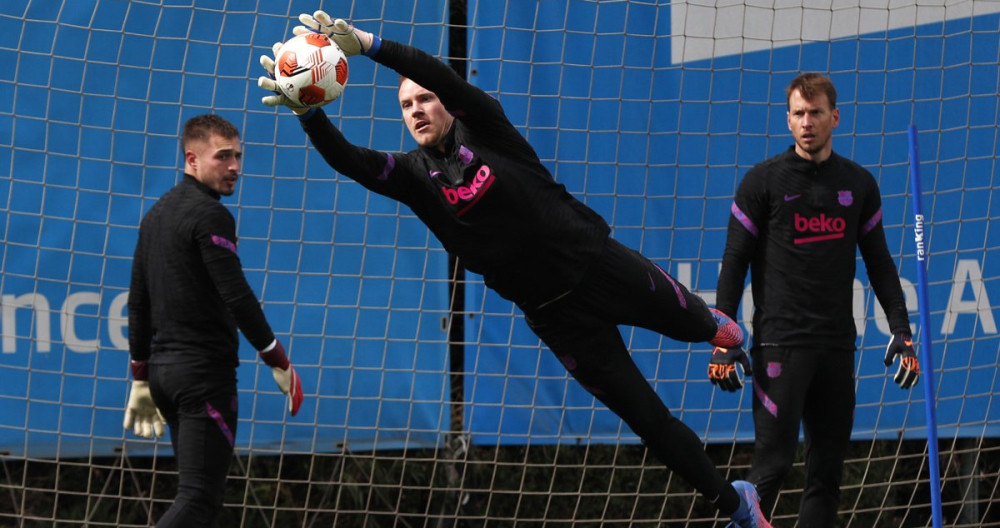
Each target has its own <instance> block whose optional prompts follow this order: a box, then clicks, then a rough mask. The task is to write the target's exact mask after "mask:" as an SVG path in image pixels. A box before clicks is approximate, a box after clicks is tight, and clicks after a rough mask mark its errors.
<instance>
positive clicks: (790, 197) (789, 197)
mask: <svg viewBox="0 0 1000 528" xmlns="http://www.w3.org/2000/svg"><path fill="white" fill-rule="evenodd" d="M800 196H802V195H801V194H786V195H785V201H786V202H790V201H792V200H798V199H799V197H800Z"/></svg>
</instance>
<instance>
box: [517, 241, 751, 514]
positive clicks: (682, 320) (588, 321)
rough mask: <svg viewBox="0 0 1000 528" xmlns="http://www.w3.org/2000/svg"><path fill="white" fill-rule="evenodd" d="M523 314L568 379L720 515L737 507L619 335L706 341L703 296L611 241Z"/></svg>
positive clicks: (708, 317)
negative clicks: (636, 332)
mask: <svg viewBox="0 0 1000 528" xmlns="http://www.w3.org/2000/svg"><path fill="white" fill-rule="evenodd" d="M525 316H526V319H527V321H528V325H529V326H530V327H531V329H532V330H533V331H534V332H535V333H536V334H537V335H538V336H539V337H540V338H541V339H542V341H543V342H544V343H545V344H546V345H548V347H549V349H551V350H552V352H553V353H555V355H556V356H557V357H558V358H559V360H560V361H561V362H562V363H563V365H564V366H565V367H566V369H567V370H568V371H569V372H570V374H572V376H573V378H575V379H576V380H577V381H578V382H579V383H580V384H581V385H583V387H584V388H586V389H587V390H588V391H589V392H590V393H591V394H593V395H594V396H595V397H596V398H597V399H598V400H600V401H601V402H602V403H604V404H605V405H606V406H607V407H608V408H609V409H610V410H612V411H614V413H615V414H617V415H618V416H619V417H621V419H622V420H624V421H625V423H626V424H627V425H628V426H629V428H630V429H631V430H632V431H633V432H635V434H637V435H638V436H639V438H641V439H642V441H643V443H644V444H645V445H646V447H647V448H648V449H649V450H650V451H651V452H652V453H653V454H654V455H655V456H656V457H657V458H658V459H659V460H660V461H661V462H663V463H664V464H665V465H666V466H667V467H668V468H669V469H670V470H671V471H674V472H675V473H677V474H678V475H680V476H681V477H682V478H684V480H686V481H687V482H688V483H689V484H691V485H692V486H693V487H694V488H695V489H697V490H698V491H699V492H700V493H701V494H702V495H704V496H705V497H706V498H708V499H709V500H711V501H713V502H715V503H716V505H717V506H718V507H719V509H720V510H722V511H723V512H724V513H726V514H729V513H732V512H733V511H735V510H736V508H737V507H738V505H739V496H738V495H737V494H736V492H735V490H733V488H732V486H731V485H730V484H729V483H728V482H726V481H725V479H724V478H723V477H722V475H721V474H720V473H719V471H718V470H717V469H716V467H715V465H714V464H713V463H712V461H711V460H710V459H709V458H708V455H706V454H705V450H704V446H703V445H702V442H701V439H700V438H699V437H698V436H697V435H696V434H695V433H694V432H693V431H692V430H691V429H690V428H689V427H688V426H686V425H685V424H684V423H683V422H681V421H680V420H678V419H677V418H675V417H674V416H673V414H671V413H670V410H669V409H668V408H667V406H666V405H664V403H663V401H662V400H660V397H659V395H658V394H657V393H656V391H654V390H653V387H652V386H650V384H649V382H648V381H647V380H646V378H645V376H643V374H642V372H640V371H639V369H638V367H637V366H636V364H635V363H634V362H633V361H632V357H631V355H630V354H629V351H628V349H627V348H626V346H625V342H624V340H623V339H622V336H621V332H620V331H619V330H618V325H629V326H637V327H642V328H646V329H649V330H653V331H656V332H659V333H661V334H663V335H665V336H667V337H670V338H672V339H676V340H679V341H687V342H703V341H708V340H709V339H711V338H712V337H714V336H715V330H716V327H717V324H716V322H715V320H714V319H713V318H712V314H711V313H710V312H709V311H708V307H707V306H706V305H705V302H704V301H702V300H701V298H699V297H697V296H695V295H694V294H692V293H690V292H689V291H688V290H687V289H686V288H685V287H684V286H683V285H681V284H680V283H678V282H677V281H676V280H675V279H673V277H670V276H669V275H668V274H667V273H665V272H664V271H663V270H662V269H660V268H659V267H658V266H656V265H655V264H654V263H653V262H651V261H650V260H648V259H646V258H645V257H643V256H642V255H640V254H639V253H638V252H636V251H633V250H631V249H629V248H626V247H625V246H623V245H622V244H620V243H618V242H617V241H615V240H613V239H609V241H608V244H607V246H606V247H605V250H604V252H603V254H602V256H601V258H600V259H599V260H598V261H597V262H595V263H594V264H593V265H592V267H591V269H590V270H588V272H587V274H586V276H585V277H584V279H583V281H582V282H581V283H580V284H579V285H578V286H577V287H576V288H575V289H574V290H573V291H572V292H571V293H570V294H568V295H566V296H565V297H562V298H560V299H559V300H557V301H554V302H552V303H551V304H548V305H546V306H544V307H543V308H541V309H537V310H525ZM705 361H706V364H707V361H708V350H707V349H706V356H705Z"/></svg>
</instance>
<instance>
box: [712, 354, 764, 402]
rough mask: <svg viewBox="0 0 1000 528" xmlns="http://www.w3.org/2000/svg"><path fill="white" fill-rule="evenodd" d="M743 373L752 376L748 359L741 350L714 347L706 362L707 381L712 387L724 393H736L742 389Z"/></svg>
mask: <svg viewBox="0 0 1000 528" xmlns="http://www.w3.org/2000/svg"><path fill="white" fill-rule="evenodd" d="M744 373H745V374H746V375H747V376H753V371H752V370H751V369H750V359H749V358H748V357H747V354H746V352H745V351H744V350H743V349H742V348H740V347H735V348H722V347H715V350H713V351H712V359H711V360H710V361H709V362H708V379H709V381H711V382H712V385H716V386H718V387H719V388H720V389H722V390H724V391H726V392H736V391H737V390H739V389H742V388H743V377H744Z"/></svg>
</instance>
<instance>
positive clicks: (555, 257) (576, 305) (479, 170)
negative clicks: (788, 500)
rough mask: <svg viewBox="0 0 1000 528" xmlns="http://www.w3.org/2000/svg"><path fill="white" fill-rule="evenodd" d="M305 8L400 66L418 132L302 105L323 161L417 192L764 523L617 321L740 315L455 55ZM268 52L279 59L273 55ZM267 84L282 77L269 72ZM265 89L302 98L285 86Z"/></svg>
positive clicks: (682, 328)
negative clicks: (635, 225)
mask: <svg viewBox="0 0 1000 528" xmlns="http://www.w3.org/2000/svg"><path fill="white" fill-rule="evenodd" d="M300 20H301V21H302V22H303V23H304V24H306V26H307V27H305V26H300V27H298V28H296V33H301V32H303V31H320V32H323V33H324V34H326V35H328V36H330V37H331V38H332V39H333V40H334V41H335V42H336V43H337V44H338V45H339V46H340V47H341V48H342V49H343V51H344V52H345V54H347V55H348V56H353V55H359V54H364V55H366V56H368V57H370V58H371V59H373V60H375V61H376V62H378V63H380V64H382V65H385V66H387V67H389V68H392V69H393V70H395V71H396V72H398V73H400V74H401V76H402V82H401V84H400V86H399V103H400V106H401V109H402V112H403V120H404V121H405V123H406V125H407V128H408V129H409V131H410V133H411V135H412V136H413V138H414V139H415V140H416V142H417V144H418V145H419V148H417V149H415V150H413V151H411V152H408V153H394V154H389V153H384V152H378V151H374V150H370V149H366V148H361V147H357V146H355V145H352V144H351V143H349V142H348V141H347V139H346V138H345V137H344V136H343V135H342V134H341V133H340V131H339V130H337V129H336V128H335V127H334V126H333V125H332V124H331V122H330V121H329V119H327V117H326V115H325V113H324V112H323V110H321V109H312V110H308V109H303V108H294V107H293V108H292V109H293V110H294V111H295V112H296V113H297V114H299V118H300V119H301V123H302V127H303V129H304V130H305V131H306V133H307V134H308V135H309V138H310V140H311V141H312V143H313V145H314V146H315V147H316V149H317V150H318V151H319V152H320V153H321V154H322V155H323V157H324V159H326V161H327V163H329V164H330V166H332V167H333V168H334V169H335V170H337V171H338V172H340V173H341V174H344V175H345V176H348V177H350V178H351V179H353V180H356V181H357V182H359V183H361V184H362V185H364V186H365V187H367V188H368V189H370V190H372V191H373V192H376V193H379V194H382V195H385V196H388V197H390V198H393V199H396V200H398V201H400V202H402V203H404V204H406V205H407V206H409V207H410V208H411V209H412V210H413V212H414V213H415V214H416V215H417V216H418V217H419V218H420V219H421V220H422V221H423V222H424V223H425V224H426V225H427V226H428V227H429V228H430V230H431V231H432V232H433V233H434V234H435V235H436V236H437V238H438V239H439V240H440V241H441V243H442V245H443V246H444V247H445V249H446V250H448V251H449V252H451V253H452V254H454V255H457V256H458V257H459V258H460V259H461V261H462V262H463V263H464V265H465V267H466V268H467V269H469V270H470V271H473V272H475V273H478V274H481V275H482V276H483V279H484V281H485V284H486V285H487V286H489V287H490V288H492V289H493V290H495V291H496V292H497V293H498V294H500V295H501V296H502V297H504V298H506V299H508V300H510V301H512V302H514V303H515V304H516V305H517V306H518V307H519V308H521V310H523V311H524V314H525V319H526V321H527V322H528V324H529V326H530V327H531V329H532V330H533V331H534V332H535V333H536V334H537V335H538V336H539V337H540V338H541V339H542V341H544V342H545V344H546V345H548V347H549V348H550V349H551V350H552V351H553V353H555V355H556V356H557V357H558V358H559V360H560V361H561V362H562V363H563V365H564V366H565V367H566V369H567V370H568V371H569V372H570V373H571V374H572V375H573V377H574V378H575V379H576V380H577V381H578V382H579V383H580V384H581V385H582V386H583V387H585V388H586V389H587V390H588V391H590V392H591V393H592V394H593V395H594V396H595V397H596V398H598V399H599V400H600V401H601V402H603V403H604V404H605V405H607V406H608V408H609V409H611V410H612V411H614V412H615V413H616V414H617V415H618V416H620V417H621V418H622V419H623V420H624V421H625V423H626V424H627V425H628V426H629V427H630V428H631V429H632V430H633V431H634V432H635V433H636V434H637V435H638V436H639V437H640V438H641V439H642V441H643V443H644V444H645V445H646V446H647V447H648V448H649V449H650V450H651V451H652V452H653V453H654V454H655V456H656V457H657V458H659V459H660V460H661V461H662V462H663V463H665V464H666V465H667V466H668V467H669V468H670V469H671V470H673V471H675V472H677V473H678V474H679V475H681V476H682V477H683V478H684V479H685V480H686V481H687V482H689V483H690V484H691V485H692V486H694V488H695V489H697V490H698V491H699V492H700V493H701V494H703V495H704V496H705V497H706V498H708V499H709V500H711V501H712V502H713V503H714V504H715V505H716V506H717V507H718V509H719V510H720V511H721V512H723V513H724V514H726V515H730V516H731V518H732V519H733V521H734V524H733V526H736V527H738V528H767V527H769V526H770V525H769V524H767V522H766V521H765V520H763V518H762V516H761V515H760V509H759V508H758V507H757V493H756V491H755V490H754V489H753V486H751V485H750V484H748V483H746V482H740V481H738V482H735V483H733V484H732V485H731V484H729V483H728V482H726V481H725V480H724V479H723V478H722V476H721V475H720V473H719V471H718V470H717V469H716V468H715V466H714V465H713V464H712V462H711V460H710V459H709V458H708V456H707V455H706V454H705V452H704V449H703V447H702V443H701V440H700V439H699V438H698V436H697V435H695V433H694V432H693V431H691V430H690V429H689V428H688V427H687V426H686V425H684V424H683V423H682V422H681V421H680V420H678V419H677V418H675V417H674V416H673V415H672V414H671V413H670V411H669V410H668V409H667V407H666V406H665V405H664V404H663V402H662V401H661V400H660V398H659V396H658V395H657V394H656V392H655V391H654V390H653V389H652V387H651V386H650V384H649V382H648V381H647V380H646V379H645V377H644V376H643V375H642V373H641V372H640V371H639V369H638V368H637V367H636V365H635V363H634V362H633V361H632V359H631V356H630V355H629V352H628V349H627V348H626V346H625V343H624V341H623V340H622V337H621V333H620V331H619V330H618V325H622V324H625V325H632V326H639V327H643V328H648V329H651V330H654V331H657V332H659V333H661V334H663V335H665V336H668V337H671V338H673V339H678V340H682V341H688V342H704V341H708V342H711V343H713V344H715V345H718V346H724V347H738V346H739V345H740V344H741V343H742V341H743V336H742V330H741V329H740V328H739V326H738V325H737V324H735V323H734V322H733V321H732V320H731V319H730V318H728V317H725V316H723V315H721V314H719V313H713V312H712V311H710V310H709V308H708V307H707V306H706V305H705V303H704V302H703V301H702V300H701V299H700V298H699V297H697V296H695V295H693V294H691V293H690V292H689V291H688V290H687V289H686V288H685V287H684V286H683V285H681V284H680V283H678V282H677V281H676V280H674V278H673V277H671V276H670V275H668V274H667V273H666V272H665V271H664V270H662V269H660V268H659V267H658V266H657V265H656V264H654V263H653V262H651V261H650V260H648V259H646V258H645V257H643V256H642V255H640V254H639V253H638V252H636V251H633V250H631V249H629V248H626V247H625V246H623V245H622V244H620V243H619V242H617V241H615V240H614V239H612V238H610V237H609V232H610V228H609V227H608V225H607V223H606V222H605V221H604V219H602V218H601V217H600V216H599V215H598V214H597V213H596V212H594V211H593V210H591V209H590V208H589V207H587V206H586V205H584V204H583V203H582V202H580V201H578V200H576V199H575V198H573V196H571V195H570V194H569V193H568V192H567V191H566V189H565V187H564V186H563V185H561V184H559V183H557V182H556V181H555V180H554V179H553V178H552V176H551V174H549V172H548V171H547V170H546V169H545V167H544V166H543V165H542V163H541V162H540V161H539V159H538V156H537V155H536V154H535V151H534V149H532V147H531V145H529V144H528V143H527V141H525V139H524V138H523V137H522V136H521V135H520V134H519V133H518V132H517V130H516V129H515V128H514V126H513V125H512V124H511V123H510V121H509V120H508V119H507V117H506V116H505V114H504V111H503V108H502V107H501V106H500V104H499V103H498V102H497V101H496V100H495V99H493V98H492V97H490V96H489V95H487V94H486V93H485V92H483V91H482V90H480V89H478V88H476V87H474V86H472V85H470V84H469V83H467V82H466V81H464V80H463V79H462V78H461V77H460V76H458V75H457V74H456V73H455V72H454V71H453V70H452V69H451V68H450V67H448V66H447V65H445V64H444V63H442V62H441V61H439V60H437V59H435V58H433V57H431V56H430V55H428V54H426V53H424V52H422V51H420V50H417V49H415V48H412V47H410V46H406V45H403V44H399V43H396V42H391V41H388V40H381V39H380V38H378V36H375V35H372V34H370V33H366V32H364V31H360V30H357V29H355V28H353V27H351V26H349V25H348V24H347V23H346V22H345V21H343V20H336V21H333V20H331V19H330V17H329V16H328V15H327V14H326V13H323V12H322V11H317V12H316V13H315V14H314V15H312V16H310V15H302V16H300ZM275 49H277V45H276V48H275ZM261 62H262V64H263V65H264V67H265V68H266V69H267V70H268V72H269V73H273V69H274V64H273V60H272V59H271V58H270V57H262V58H261ZM258 84H259V85H260V86H261V87H263V88H265V89H268V90H272V91H273V90H275V88H276V85H275V83H274V81H273V79H272V78H268V77H262V78H261V79H260V80H259V81H258ZM263 102H264V103H265V104H268V105H272V106H274V105H282V104H283V105H289V106H293V103H292V102H291V101H290V100H289V99H288V98H286V97H285V96H283V95H280V94H278V95H271V96H268V97H265V98H264V99H263Z"/></svg>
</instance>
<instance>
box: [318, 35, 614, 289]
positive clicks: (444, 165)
mask: <svg viewBox="0 0 1000 528" xmlns="http://www.w3.org/2000/svg"><path fill="white" fill-rule="evenodd" d="M374 60H375V61H377V62H379V63H381V64H383V65H385V66H388V67H390V68H392V69H393V70H395V71H397V72H399V73H400V74H402V75H404V76H406V77H407V78H409V79H411V80H413V81H414V82H415V83H417V84H419V85H420V86H422V87H424V88H426V89H427V90H430V91H432V92H434V93H435V94H436V95H437V97H438V99H440V100H441V102H442V104H443V105H444V106H445V108H446V109H447V110H448V111H449V112H450V113H451V114H452V115H454V116H455V122H454V124H453V126H452V129H451V131H450V133H449V135H448V136H447V139H446V145H445V146H446V149H445V150H446V152H445V153H441V152H440V151H438V150H436V149H432V148H425V147H420V148H417V149H415V150H412V151H410V152H407V153H394V154H389V153H383V152H379V151H375V150H370V149H367V148H362V147H357V146H355V145H352V144H351V143H349V142H348V141H347V140H346V138H344V136H343V135H342V134H341V133H340V131H339V130H337V129H336V128H335V127H334V126H333V125H332V124H331V123H330V121H329V120H328V119H327V117H326V114H325V113H324V112H323V111H322V110H316V111H313V112H310V113H307V114H305V115H303V116H302V127H303V129H304V130H305V131H306V133H307V134H308V135H309V138H310V140H311V141H312V143H313V145H315V147H316V149H317V150H318V151H319V152H320V153H321V154H322V156H323V157H324V159H325V160H326V161H327V163H328V164H329V165H330V166H331V167H333V168H334V169H335V170H337V172H339V173H341V174H343V175H345V176H347V177H349V178H351V179H353V180H355V181H357V182H359V183H360V184H362V185H364V186H365V187H366V188H368V189H369V190H371V191H373V192H376V193H378V194H381V195H384V196H388V197H390V198H393V199H396V200H398V201H400V202H402V203H403V204H405V205H407V206H408V207H409V208H410V209H411V210H413V212H414V214H416V215H417V217H418V218H420V219H421V220H422V221H423V222H424V223H425V224H426V225H427V226H428V228H430V230H431V231H432V232H433V233H434V234H435V236H437V238H438V240H440V241H441V243H442V245H443V246H444V247H445V249H446V250H448V251H449V252H451V253H453V254H455V255H457V256H458V257H459V258H460V259H461V262H462V263H463V264H464V265H465V267H466V268H467V269H469V270H470V271H472V272H474V273H478V274H480V275H482V276H483V279H484V281H485V283H486V285H487V286H489V287H491V288H492V289H494V290H495V291H496V292H497V293H499V294H500V295H501V296H503V297H504V298H506V299H508V300H511V301H513V302H515V303H517V304H518V305H519V306H521V307H522V308H528V309H530V308H534V307H537V306H539V305H541V304H543V303H545V302H546V301H549V300H551V299H553V298H555V297H558V296H560V295H562V294H564V293H566V292H567V291H569V290H571V289H572V288H573V287H575V286H576V285H577V284H578V283H579V281H580V280H581V279H582V278H583V274H584V273H585V272H586V270H587V268H588V267H589V265H590V264H591V263H592V262H593V261H594V260H595V259H596V257H597V256H598V254H599V252H600V251H601V249H602V248H603V245H604V242H605V240H606V239H607V237H608V233H609V232H610V228H609V227H608V224H607V223H606V222H605V221H604V219H603V218H601V216H600V215H598V214H597V213H596V212H594V211H593V210H592V209H590V208H589V207H587V206H586V205H584V204H583V203H582V202H580V201H578V200H577V199H576V198H574V197H573V196H572V195H570V193H569V192H568V191H567V190H566V188H565V187H564V186H563V185H562V184H560V183H557V182H556V181H555V180H554V179H553V177H552V175H551V174H550V173H549V171H548V170H547V169H546V168H545V167H544V166H543V165H542V163H541V161H540V160H539V159H538V155H537V154H536V153H535V151H534V149H533V148H532V147H531V145H529V144H528V142H527V141H526V140H525V139H524V138H523V137H522V136H521V134H520V133H518V131H517V129H515V128H514V126H513V125H512V124H511V122H510V121H509V120H508V119H507V116H506V115H505V114H504V111H503V109H502V107H501V106H500V104H499V103H498V102H497V101H496V100H495V99H493V98H492V97H490V96H489V95H488V94H486V93H485V92H483V91H482V90H480V89H479V88H477V87H475V86H473V85H471V84H469V83H467V82H466V81H465V80H463V79H462V78H461V77H460V76H458V74H456V73H455V72H454V71H453V70H452V69H451V68H450V67H448V66H447V65H445V64H444V63H442V62H441V61H439V60H437V59H435V58H434V57H432V56H430V55H428V54H427V53H424V52H423V51H420V50H418V49H416V48H413V47H410V46H406V45H403V44H399V43H396V42H391V41H388V40H382V44H381V47H380V48H379V50H378V52H377V53H376V54H375V56H374Z"/></svg>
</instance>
